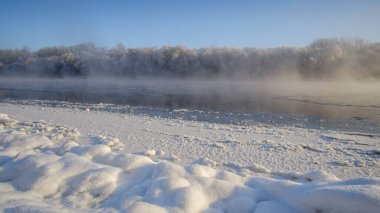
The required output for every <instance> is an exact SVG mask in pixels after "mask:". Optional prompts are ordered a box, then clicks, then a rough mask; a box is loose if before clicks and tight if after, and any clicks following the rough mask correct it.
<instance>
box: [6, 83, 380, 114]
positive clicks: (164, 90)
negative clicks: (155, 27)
mask: <svg viewBox="0 0 380 213" xmlns="http://www.w3.org/2000/svg"><path fill="white" fill-rule="evenodd" d="M379 91H380V84H379V83H378V82H377V81H371V82H370V81H365V82H358V81H344V82H343V81H299V80H289V81H279V80H265V81H264V80H262V81H253V80H194V79H192V80H178V79H115V78H89V79H70V78H65V79H38V78H35V79H30V78H29V79H25V78H18V79H15V78H12V79H7V78H3V79H1V80H0V98H1V99H3V100H6V99H17V100H19V99H22V100H25V99H37V100H54V101H68V102H79V103H91V104H92V103H112V104H118V105H134V106H153V107H160V108H166V109H183V108H185V109H193V110H204V111H220V112H226V113H228V112H239V113H261V112H264V113H276V114H286V115H295V116H299V115H303V116H316V117H320V118H323V119H334V120H336V119H352V118H354V119H360V120H363V119H367V120H369V121H380V93H379Z"/></svg>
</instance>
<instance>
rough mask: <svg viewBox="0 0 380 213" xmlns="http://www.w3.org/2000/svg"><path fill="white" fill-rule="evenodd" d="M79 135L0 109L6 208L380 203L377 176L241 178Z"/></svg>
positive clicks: (329, 208)
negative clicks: (157, 158) (22, 119)
mask: <svg viewBox="0 0 380 213" xmlns="http://www.w3.org/2000/svg"><path fill="white" fill-rule="evenodd" d="M57 135H60V136H59V137H56V136H57ZM79 135H80V134H79V132H78V131H76V130H75V129H71V128H69V127H65V126H62V125H53V124H50V123H47V122H43V121H39V122H19V121H17V120H13V119H11V118H9V117H8V116H7V115H4V114H0V208H1V209H2V210H3V211H6V212H8V211H9V212H66V211H68V212H70V211H71V212H72V211H76V212H81V211H82V212H89V211H91V212H117V211H125V212H154V213H160V212H208V213H214V212H215V213H216V212H261V213H263V212H289V213H290V212H378V211H379V209H380V179H376V178H358V179H351V180H345V181H341V180H337V178H335V177H334V176H331V175H328V174H324V173H323V172H314V173H310V174H298V176H297V177H296V178H289V179H284V178H282V179H276V178H275V176H273V177H242V176H239V175H237V174H234V173H231V172H226V171H220V170H216V169H214V168H212V167H210V166H205V165H200V164H197V163H194V164H189V165H187V166H181V165H177V164H174V163H171V162H168V161H161V162H154V161H153V160H152V159H151V158H150V157H149V156H151V154H152V153H148V154H147V155H148V156H144V155H134V154H127V153H123V152H116V151H113V150H112V149H111V147H112V145H113V143H105V144H80V142H79V140H78V138H79ZM149 152H151V151H149ZM202 162H203V161H202ZM255 169H256V170H258V171H260V172H267V171H266V170H265V168H262V167H260V166H255Z"/></svg>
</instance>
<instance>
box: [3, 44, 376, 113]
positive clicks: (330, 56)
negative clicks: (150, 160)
mask: <svg viewBox="0 0 380 213" xmlns="http://www.w3.org/2000/svg"><path fill="white" fill-rule="evenodd" d="M0 78H1V80H0V98H2V99H9V98H11V99H43V100H59V101H70V102H81V103H114V104H123V105H139V106H155V107H165V108H172V109H178V108H191V109H201V110H216V111H225V112H248V113H256V112H271V113H280V114H292V115H313V116H318V117H322V118H333V119H335V118H337V119H340V118H352V117H360V118H363V119H364V118H367V119H371V120H380V119H379V117H380V112H379V109H380V93H379V92H378V91H380V81H379V80H380V44H379V43H370V42H367V41H365V40H362V39H320V40H317V41H315V42H313V43H311V44H310V45H308V46H307V47H304V48H292V47H280V48H271V49H256V48H240V49H239V48H215V47H214V48H201V49H188V48H185V47H180V46H177V47H160V48H138V49H134V48H126V47H125V46H124V45H122V44H118V45H117V46H116V47H115V48H111V49H106V48H101V47H96V46H95V45H93V44H80V45H76V46H71V47H64V46H61V47H47V48H42V49H40V50H37V51H34V52H33V51H30V50H29V49H27V48H24V49H14V50H11V49H3V50H0Z"/></svg>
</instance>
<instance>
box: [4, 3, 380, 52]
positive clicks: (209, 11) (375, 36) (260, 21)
mask: <svg viewBox="0 0 380 213" xmlns="http://www.w3.org/2000/svg"><path fill="white" fill-rule="evenodd" d="M379 22H380V1H379V0H340V1H339V0H293V1H290V0H278V1H274V0H266V1H264V0H262V1H254V0H251V1H249V0H246V1H245V0H230V1H227V0H192V1H190V0H189V1H185V0H172V1H170V0H135V1H127V0H124V1H118V0H102V1H101V0H60V1H58V0H0V48H21V47H23V46H27V47H30V48H32V49H37V48H40V47H45V46H54V45H56V46H59V45H72V44H78V43H81V42H94V43H95V44H97V45H99V46H106V47H113V46H115V45H116V44H117V43H118V42H121V43H124V44H125V46H127V47H146V46H163V45H184V46H187V47H195V48H197V47H209V46H229V47H245V46H250V47H278V46H305V45H307V44H308V43H309V42H311V41H313V40H315V39H317V38H326V37H360V38H364V39H367V40H369V41H374V42H377V41H380V27H379V26H380V24H379Z"/></svg>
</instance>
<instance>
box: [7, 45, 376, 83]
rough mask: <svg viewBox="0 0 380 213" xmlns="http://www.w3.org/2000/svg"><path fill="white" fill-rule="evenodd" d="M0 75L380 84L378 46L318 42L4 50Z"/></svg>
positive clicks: (85, 46)
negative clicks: (265, 45) (261, 45)
mask: <svg viewBox="0 0 380 213" xmlns="http://www.w3.org/2000/svg"><path fill="white" fill-rule="evenodd" d="M0 76H6V77H20V76H22V77H24V76H28V77H47V78H63V77H82V78H86V77H126V78H127V77H128V78H136V77H149V78H150V77H153V78H154V77H158V78H202V79H214V78H218V79H278V78H279V79H282V78H299V79H322V80H323V79H342V78H343V79H346V78H349V79H358V80H361V79H380V43H371V42H368V41H365V40H363V39H338V38H333V39H318V40H316V41H314V42H312V43H311V44H309V45H308V46H306V47H278V48H250V47H249V48H248V47H247V48H228V47H223V48H219V47H210V48H197V49H194V48H186V47H183V46H173V47H172V46H164V47H159V48H158V47H150V48H127V47H125V46H124V45H123V44H121V43H119V44H117V45H116V46H115V47H113V48H104V47H97V46H96V45H94V44H92V43H83V44H79V45H75V46H57V47H45V48H41V49H38V50H36V51H31V50H30V49H28V48H22V49H0Z"/></svg>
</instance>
